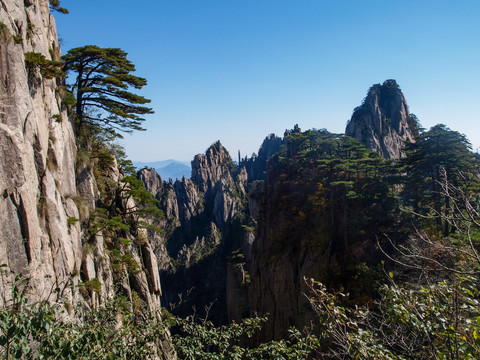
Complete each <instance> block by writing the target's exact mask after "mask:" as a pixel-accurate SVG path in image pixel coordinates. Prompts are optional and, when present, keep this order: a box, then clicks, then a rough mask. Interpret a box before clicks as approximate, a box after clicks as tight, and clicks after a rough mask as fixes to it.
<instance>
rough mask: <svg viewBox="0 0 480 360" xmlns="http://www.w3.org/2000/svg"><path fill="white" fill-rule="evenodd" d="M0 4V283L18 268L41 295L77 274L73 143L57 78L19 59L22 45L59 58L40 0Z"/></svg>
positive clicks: (50, 18) (79, 257)
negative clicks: (2, 271)
mask: <svg viewBox="0 0 480 360" xmlns="http://www.w3.org/2000/svg"><path fill="white" fill-rule="evenodd" d="M0 6H1V11H0V22H1V24H2V26H1V29H0V44H1V46H0V191H1V194H2V196H1V197H0V227H1V228H2V231H1V232H0V262H1V263H3V264H6V265H7V267H6V269H7V277H6V278H2V282H3V283H2V285H1V286H2V287H8V286H9V284H11V282H12V279H13V275H14V274H19V273H22V274H24V275H26V276H29V277H30V278H31V279H32V281H31V285H32V286H33V294H35V295H36V296H38V297H41V296H45V295H47V294H48V292H50V291H51V289H54V288H56V287H62V285H65V284H66V283H67V280H68V279H70V278H72V279H73V281H74V283H77V282H78V276H75V274H77V273H79V271H80V267H81V263H82V242H81V229H80V226H79V224H78V223H77V222H75V221H74V220H73V219H78V218H79V217H80V215H79V211H78V208H77V206H76V204H75V201H74V199H75V197H76V195H77V189H76V181H75V158H76V152H77V149H76V145H75V136H74V132H73V127H72V124H71V122H70V121H69V117H68V115H67V112H66V110H65V108H64V107H63V106H62V98H61V91H62V89H61V87H59V80H57V79H48V78H45V77H44V76H43V75H42V73H41V72H40V69H38V68H36V67H35V66H27V65H26V62H25V53H28V52H35V53H40V54H42V55H44V56H45V57H46V58H47V59H49V60H58V59H59V58H60V48H59V45H58V41H57V33H56V28H55V20H54V18H53V16H52V15H51V14H50V10H49V5H48V2H47V1H30V2H27V1H25V2H24V1H19V0H2V1H1V4H0ZM69 219H70V220H69ZM63 295H64V296H67V298H68V299H69V301H72V300H75V299H76V297H77V296H78V294H76V292H75V291H74V290H67V291H66V292H65V293H64V294H63Z"/></svg>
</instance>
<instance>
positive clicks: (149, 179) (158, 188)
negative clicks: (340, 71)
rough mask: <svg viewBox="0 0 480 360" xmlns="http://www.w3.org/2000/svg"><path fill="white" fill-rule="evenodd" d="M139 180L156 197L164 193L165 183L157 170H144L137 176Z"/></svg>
mask: <svg viewBox="0 0 480 360" xmlns="http://www.w3.org/2000/svg"><path fill="white" fill-rule="evenodd" d="M137 178H138V179H139V180H141V181H142V182H143V184H144V185H145V189H147V191H148V192H149V193H150V194H152V195H153V196H155V197H158V195H159V194H160V193H161V192H162V189H163V181H162V178H161V177H160V175H158V174H157V172H156V171H155V169H149V168H143V169H142V170H140V171H139V172H138V174H137Z"/></svg>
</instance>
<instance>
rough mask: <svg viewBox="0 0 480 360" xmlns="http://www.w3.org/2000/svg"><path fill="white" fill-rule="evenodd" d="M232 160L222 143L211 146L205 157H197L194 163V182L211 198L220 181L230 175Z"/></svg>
mask: <svg viewBox="0 0 480 360" xmlns="http://www.w3.org/2000/svg"><path fill="white" fill-rule="evenodd" d="M232 166H233V161H232V158H231V157H230V154H229V153H228V151H227V150H226V149H225V148H224V147H223V145H222V144H221V143H220V141H217V142H216V143H214V144H213V145H212V146H210V147H209V148H208V149H207V151H206V152H205V155H200V154H198V155H196V156H195V157H194V159H193V161H192V181H193V182H194V183H195V185H197V186H198V187H199V189H200V190H201V191H202V192H203V193H205V194H206V198H210V197H211V196H210V195H211V193H212V191H213V189H214V187H215V185H216V184H217V183H218V182H219V181H220V179H221V178H222V177H223V176H224V175H227V174H230V169H231V168H232Z"/></svg>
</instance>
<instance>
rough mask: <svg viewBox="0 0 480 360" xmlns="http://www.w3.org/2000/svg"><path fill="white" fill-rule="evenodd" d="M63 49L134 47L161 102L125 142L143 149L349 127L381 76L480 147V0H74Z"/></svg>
mask: <svg viewBox="0 0 480 360" xmlns="http://www.w3.org/2000/svg"><path fill="white" fill-rule="evenodd" d="M62 5H63V6H64V7H67V8H68V9H69V10H70V14H69V15H61V14H58V15H55V17H56V19H57V27H58V32H59V36H60V37H61V39H62V49H63V52H64V53H66V52H67V51H68V49H70V48H73V47H77V46H83V45H87V44H94V45H98V46H102V47H119V48H122V49H123V50H125V51H126V52H128V54H129V59H130V60H131V61H132V62H133V63H134V64H135V65H136V68H137V73H136V74H137V75H138V76H142V77H145V78H147V80H148V85H147V86H146V87H145V88H144V89H142V91H141V94H142V95H143V96H145V97H147V98H149V99H151V100H152V103H151V106H152V107H153V109H154V111H155V114H153V115H151V116H149V117H148V118H147V121H146V122H145V123H144V126H145V127H146V128H147V131H146V132H136V133H134V134H132V135H128V134H127V135H126V136H125V140H123V141H122V144H123V145H124V146H125V148H126V150H127V154H128V155H129V157H130V158H131V159H132V160H135V161H156V160H164V159H169V158H174V159H178V160H182V161H186V160H191V159H192V158H193V156H194V155H195V154H197V153H203V152H204V151H205V150H206V149H207V148H208V146H209V145H211V144H212V143H213V142H215V141H216V140H221V142H222V143H223V144H224V145H225V147H226V148H227V149H228V150H229V151H230V154H231V155H232V157H233V158H234V159H236V157H237V151H238V150H240V151H241V153H242V156H245V155H248V156H250V155H251V154H252V152H257V151H258V148H259V146H260V144H261V142H262V140H263V139H264V138H265V136H267V135H268V134H270V133H276V134H277V135H283V132H284V130H285V129H287V128H289V129H290V128H292V127H293V125H294V124H297V123H298V124H299V125H300V127H301V128H302V129H304V130H306V129H309V128H326V129H328V130H329V131H332V132H343V131H344V129H345V125H346V122H347V120H348V119H349V118H350V116H351V114H352V110H353V109H354V108H355V107H356V106H358V105H360V103H361V101H362V99H363V98H364V97H365V95H366V93H367V90H368V88H369V87H370V86H371V85H373V84H374V83H381V82H383V81H384V80H386V79H396V80H397V82H398V84H399V85H400V87H401V89H402V91H403V92H404V94H405V96H406V99H407V102H408V104H409V107H410V111H411V112H413V113H415V114H416V115H417V116H418V118H419V119H420V122H421V123H422V125H423V126H424V127H425V128H429V127H431V126H433V125H435V124H437V123H444V124H446V125H447V126H449V127H450V128H451V129H453V130H457V131H460V132H462V133H464V134H466V135H467V137H468V138H469V139H470V141H471V142H472V144H473V147H474V149H476V148H478V147H480V131H479V129H480V46H479V45H480V21H479V19H480V1H478V0H456V1H451V0H449V1H442V0H436V1H430V0H428V1H427V0H425V1H422V0H416V1H411V0H364V1H360V0H344V1H342V0H336V1H334V0H329V1H324V0H308V1H307V0H305V1H302V0H297V1H293V0H291V1H286V0H215V1H214V0H170V1H165V0H155V1H151V0H150V1H146V0H137V1H124V0H116V1H107V0H103V1H98V0H95V1H94V0H81V1H79V0H62Z"/></svg>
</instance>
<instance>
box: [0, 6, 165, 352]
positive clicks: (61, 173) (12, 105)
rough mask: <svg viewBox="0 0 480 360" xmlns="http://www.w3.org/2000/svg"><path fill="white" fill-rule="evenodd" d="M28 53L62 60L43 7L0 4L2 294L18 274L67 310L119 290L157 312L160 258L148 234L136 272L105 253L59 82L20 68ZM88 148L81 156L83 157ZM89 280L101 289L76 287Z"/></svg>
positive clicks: (136, 251)
mask: <svg viewBox="0 0 480 360" xmlns="http://www.w3.org/2000/svg"><path fill="white" fill-rule="evenodd" d="M26 53H35V54H36V55H38V56H40V55H41V56H44V57H45V59H47V60H56V61H58V60H59V59H60V48H59V45H58V40H57V33H56V27H55V20H54V18H53V16H52V15H51V14H50V9H49V2H48V1H38V0H28V1H27V0H25V1H23V0H0V193H1V196H0V227H1V229H2V230H1V231H0V264H5V265H6V267H2V270H4V271H5V274H3V275H2V276H1V277H0V287H1V288H2V290H7V289H8V288H9V287H11V285H12V282H13V281H14V277H15V275H17V274H23V275H24V276H26V277H29V278H30V279H31V281H30V283H29V285H30V287H31V289H30V291H29V294H30V295H31V296H32V298H34V299H47V298H48V299H50V300H56V299H55V298H54V297H55V294H54V293H52V292H53V290H54V289H57V288H59V289H60V290H61V292H60V294H58V296H61V297H62V298H64V299H65V298H66V301H68V302H69V303H70V304H76V303H80V302H81V303H83V304H84V305H86V306H93V307H96V306H99V305H101V304H102V303H103V302H104V301H105V300H106V299H108V298H111V297H112V296H114V295H115V294H117V293H118V291H121V292H122V294H123V295H126V296H127V297H129V298H131V296H132V292H133V291H135V292H136V293H137V294H138V296H139V297H140V299H141V300H142V301H143V303H144V304H146V305H147V306H148V307H149V308H150V309H152V310H153V309H157V308H158V306H159V304H160V295H161V288H160V278H159V273H158V264H157V259H156V257H155V254H154V252H153V248H152V247H151V246H150V243H148V242H146V241H140V240H139V239H142V238H143V239H146V234H143V235H142V231H141V230H138V232H137V237H136V240H137V241H136V242H132V244H131V245H130V246H129V247H128V249H126V250H124V251H125V252H126V253H128V256H129V259H131V260H132V263H133V261H134V262H135V264H138V265H139V267H140V270H139V271H135V272H130V273H127V271H126V270H125V269H124V270H122V271H123V273H122V274H123V275H122V274H119V271H117V273H115V270H114V266H113V265H114V264H113V263H114V261H115V259H112V258H111V254H112V253H111V252H110V251H108V250H107V243H108V242H111V238H110V237H109V235H107V234H106V233H105V232H103V231H97V232H96V233H93V232H92V231H91V228H87V227H85V226H88V223H89V222H90V221H91V217H92V214H95V212H96V211H97V210H98V209H97V206H98V205H101V203H102V201H104V199H101V194H100V191H99V186H98V184H97V180H96V175H95V174H94V167H92V162H91V161H90V160H88V159H87V160H81V159H79V157H78V156H77V146H76V143H77V139H76V137H75V134H74V127H73V124H72V121H71V118H70V117H69V113H68V111H67V109H66V107H65V106H64V105H62V95H63V93H64V89H63V86H62V80H61V79H59V78H50V77H49V76H48V75H47V74H46V73H45V72H44V71H41V70H42V69H40V68H39V67H38V64H35V62H33V63H32V62H29V61H26V59H25V58H26V55H25V54H26ZM88 150H89V149H88V148H86V149H83V150H82V151H83V152H85V153H86V158H90V157H91V156H90V155H89V153H88ZM102 176H103V177H104V181H105V182H108V183H110V184H113V189H114V190H115V186H118V184H119V182H121V181H122V178H123V176H124V175H122V172H121V170H120V169H119V168H118V166H117V164H116V162H115V161H114V159H112V162H111V164H110V165H109V167H108V168H107V169H104V174H103V175H102ZM112 194H114V195H113V197H111V198H110V201H112V203H115V204H116V208H118V209H121V208H122V207H126V208H129V209H131V208H134V207H135V203H134V202H133V200H131V199H123V198H122V196H121V194H118V192H116V191H113V192H112ZM115 194H116V195H115ZM119 275H120V276H119ZM116 276H117V277H118V278H117V279H115V277H116ZM91 281H95V282H96V283H99V284H100V286H99V287H98V286H96V289H95V290H91V289H87V288H86V287H83V288H82V287H78V286H77V285H79V284H80V283H85V284H86V283H88V282H91ZM68 285H73V286H68ZM119 289H121V290H119ZM9 293H10V292H9V291H2V294H6V295H5V296H7V297H8V294H9ZM50 295H51V296H50ZM49 296H50V297H49ZM5 300H8V298H0V305H1V304H2V302H3V301H5ZM164 356H166V357H168V356H169V355H168V354H164Z"/></svg>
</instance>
